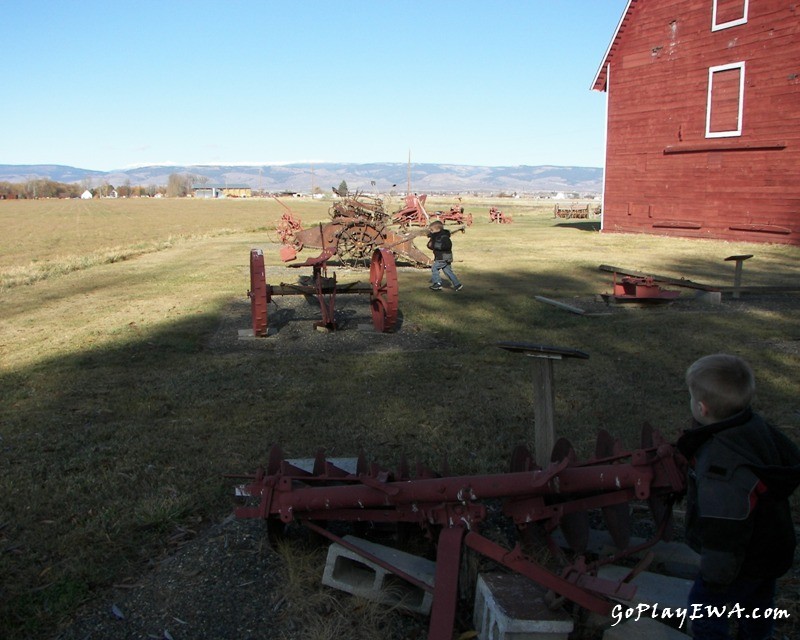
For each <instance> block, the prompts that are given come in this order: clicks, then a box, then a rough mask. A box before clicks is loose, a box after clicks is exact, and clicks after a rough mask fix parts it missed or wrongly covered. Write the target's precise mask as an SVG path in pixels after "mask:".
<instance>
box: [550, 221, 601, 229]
mask: <svg viewBox="0 0 800 640" xmlns="http://www.w3.org/2000/svg"><path fill="white" fill-rule="evenodd" d="M554 226H556V227H561V228H563V229H577V230H578V231H600V221H599V220H593V221H592V220H584V221H582V222H559V223H558V224H556V225H554Z"/></svg>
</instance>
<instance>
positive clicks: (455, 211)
mask: <svg viewBox="0 0 800 640" xmlns="http://www.w3.org/2000/svg"><path fill="white" fill-rule="evenodd" d="M433 220H439V221H440V222H441V223H442V224H447V223H448V222H454V223H456V224H460V225H464V226H467V227H471V226H472V214H471V213H465V212H464V207H462V206H461V205H460V204H454V205H452V206H451V207H450V209H448V210H447V211H437V212H436V213H434V214H433V217H432V218H431V222H433Z"/></svg>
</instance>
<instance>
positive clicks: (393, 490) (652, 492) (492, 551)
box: [236, 429, 685, 640]
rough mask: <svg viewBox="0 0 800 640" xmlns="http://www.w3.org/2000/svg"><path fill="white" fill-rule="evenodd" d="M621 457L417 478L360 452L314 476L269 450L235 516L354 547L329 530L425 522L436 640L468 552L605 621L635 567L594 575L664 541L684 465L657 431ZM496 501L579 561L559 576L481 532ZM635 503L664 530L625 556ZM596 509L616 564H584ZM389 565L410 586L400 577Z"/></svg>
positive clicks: (613, 451) (447, 626)
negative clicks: (559, 537) (431, 542)
mask: <svg viewBox="0 0 800 640" xmlns="http://www.w3.org/2000/svg"><path fill="white" fill-rule="evenodd" d="M620 449H621V448H620V446H619V444H618V443H617V442H615V441H614V440H613V438H611V436H610V435H608V434H607V433H605V432H601V433H600V435H599V437H598V440H597V449H596V455H595V457H594V458H593V459H591V460H589V461H587V462H583V463H579V462H577V461H576V459H575V454H574V451H573V450H572V447H571V445H570V444H569V442H567V441H566V440H563V439H562V440H560V441H559V442H558V443H557V444H556V447H555V448H554V451H553V456H552V457H553V462H552V463H551V464H550V465H549V466H548V467H547V468H546V469H539V468H537V467H535V465H533V463H532V458H531V456H530V453H528V452H527V450H526V449H524V448H518V449H517V450H516V451H515V453H514V455H513V457H512V467H511V471H510V472H509V473H503V474H494V475H476V476H454V477H440V476H438V475H437V474H435V473H433V472H431V471H430V470H429V469H427V468H425V467H422V466H419V465H418V467H417V474H416V477H413V478H412V477H411V476H410V474H409V469H408V465H407V464H406V463H405V461H402V462H401V463H400V466H399V468H398V470H397V471H396V472H392V471H389V470H386V469H383V468H380V467H379V466H377V465H375V464H374V463H373V464H367V462H366V460H365V458H364V457H363V455H362V456H360V457H359V459H358V463H357V465H356V470H355V473H353V472H352V471H347V470H345V469H343V468H341V467H338V466H336V465H335V464H332V463H331V462H329V461H328V460H326V459H325V457H324V455H323V454H322V453H318V454H317V457H316V459H315V461H314V465H313V470H312V471H306V470H304V469H302V468H300V467H298V466H295V465H293V464H292V463H290V462H289V461H287V460H285V459H284V456H283V453H282V451H281V450H280V448H279V447H273V449H272V451H271V453H270V458H269V463H268V465H267V468H266V469H261V470H259V471H258V472H257V473H256V474H254V475H250V476H237V477H239V478H241V479H243V480H245V484H243V485H241V486H239V488H238V489H237V495H238V496H240V497H242V498H244V499H245V500H246V501H247V502H248V504H246V505H245V506H240V507H238V508H237V509H236V515H237V516H238V517H240V518H258V519H263V520H266V521H267V522H268V524H269V527H271V528H273V529H274V528H275V527H278V528H282V527H283V526H284V525H286V524H288V523H290V522H294V521H297V522H299V523H301V524H303V525H304V526H306V527H308V528H311V529H313V530H314V531H316V532H318V533H320V534H322V535H324V536H326V537H327V538H329V539H330V540H333V541H336V542H339V543H341V544H343V545H344V546H348V545H347V544H346V543H345V542H344V541H343V540H342V538H340V537H339V536H336V535H334V534H333V533H331V532H329V531H327V530H326V529H325V528H324V527H323V526H321V525H322V523H324V522H327V521H349V522H354V523H355V522H373V523H383V524H386V523H397V524H400V523H411V524H416V525H418V526H419V527H420V528H421V529H423V530H425V531H426V532H427V533H428V534H429V535H431V536H432V537H435V538H436V540H437V554H436V572H435V581H434V586H433V587H429V586H426V585H422V584H421V583H420V584H418V586H421V588H424V589H426V590H428V591H432V592H433V606H432V610H431V620H430V626H429V635H428V638H429V640H449V639H450V638H451V635H452V630H453V625H454V619H455V613H456V608H457V600H458V576H459V570H460V564H461V555H462V551H463V549H464V547H468V548H470V549H472V550H474V551H476V552H478V553H480V554H482V555H484V556H486V557H488V558H490V559H492V560H493V561H495V562H497V563H498V564H501V565H503V566H505V567H507V568H508V569H511V570H512V571H515V572H517V573H520V574H522V575H525V576H527V577H528V578H530V579H531V580H533V581H535V582H537V583H538V584H540V585H542V586H543V587H545V588H546V589H548V590H550V591H551V592H553V594H556V595H557V596H559V597H562V598H566V599H569V600H571V601H572V602H574V603H576V604H578V605H579V606H581V607H584V608H586V609H588V610H590V611H594V612H597V613H600V614H604V615H607V614H608V613H609V612H610V610H611V608H612V602H611V598H620V599H626V600H628V599H631V598H632V597H633V595H634V592H635V587H634V586H633V585H631V584H630V583H629V580H630V579H632V578H633V577H634V576H635V575H636V573H638V571H639V570H640V567H637V568H635V569H633V570H632V571H631V573H630V574H629V575H628V576H627V577H626V578H625V579H623V580H621V581H619V582H617V581H611V580H607V579H602V578H600V577H598V575H597V570H598V568H599V567H600V566H601V565H604V564H607V563H610V562H614V561H617V560H619V559H621V558H624V557H626V556H630V555H632V554H633V553H637V552H640V551H641V550H642V549H644V548H647V547H648V546H651V545H653V544H655V543H656V542H657V541H658V540H659V539H661V538H664V537H667V536H668V532H669V527H670V522H671V506H672V501H673V500H674V498H675V496H676V495H678V494H680V493H682V492H683V491H684V475H683V467H684V465H685V461H684V460H683V458H682V457H681V456H680V455H679V454H678V453H677V451H676V449H675V448H674V447H673V446H672V445H670V444H668V443H666V442H665V441H664V440H663V439H662V438H661V436H660V435H659V434H658V433H657V432H653V431H652V430H650V429H645V430H644V431H643V434H642V447H641V448H639V449H636V450H633V451H621V450H620ZM498 499H499V500H501V501H502V505H503V506H502V512H503V515H504V516H505V517H508V518H510V519H512V520H513V522H514V524H516V525H517V527H519V528H520V530H521V532H522V533H523V534H524V533H526V532H527V531H533V529H532V527H534V526H535V525H540V526H541V527H543V529H544V531H545V532H547V533H548V534H549V533H551V532H552V531H553V530H555V529H556V528H558V527H561V529H562V532H563V533H564V536H565V538H566V539H567V542H568V543H569V545H570V546H571V547H572V549H573V551H574V552H575V553H576V554H578V555H577V557H576V558H575V559H574V561H573V562H572V563H571V564H568V565H567V566H566V567H564V569H563V570H562V571H561V573H560V574H558V573H555V572H553V571H551V570H549V569H548V568H546V567H544V566H543V565H542V564H540V563H538V562H536V561H535V560H533V559H532V558H530V557H529V556H527V555H526V553H525V552H524V551H523V547H522V545H521V544H519V543H518V544H517V545H516V546H515V547H514V548H513V549H507V548H506V547H504V546H502V545H500V544H498V543H497V542H494V541H492V540H490V539H489V538H487V537H486V536H484V535H482V534H481V533H480V532H479V529H480V526H481V523H482V522H484V520H486V518H487V507H486V505H485V504H484V503H483V501H485V500H498ZM634 500H643V501H648V502H649V503H650V506H651V508H652V510H653V514H654V516H655V518H656V522H657V523H658V525H659V526H658V532H657V533H656V535H655V536H654V537H653V538H652V539H651V540H650V541H648V542H646V543H645V544H642V545H639V546H638V547H635V548H625V547H627V545H628V543H629V539H630V523H629V518H630V512H629V509H628V503H629V502H631V501H634ZM590 509H600V510H602V512H603V515H604V516H605V519H606V523H607V525H608V527H609V530H610V532H611V534H612V537H613V538H614V540H615V542H616V544H617V545H618V546H619V547H620V548H621V549H622V550H621V551H620V552H619V553H617V554H616V555H615V556H613V557H612V558H606V559H603V560H598V561H595V562H590V563H589V562H586V560H585V558H584V557H583V555H582V554H583V553H584V552H585V549H586V542H585V541H586V539H587V538H588V526H589V525H588V515H587V514H588V510H590ZM523 537H524V536H523ZM551 542H552V541H551ZM354 550H355V551H356V552H357V553H360V554H361V555H364V552H362V551H360V550H358V549H354ZM368 559H371V560H376V559H375V558H368ZM387 568H389V569H390V570H392V571H395V572H396V573H398V574H399V575H400V576H401V577H407V576H404V575H403V573H402V571H401V570H399V569H397V568H394V567H391V566H390V565H389V566H388V567H387ZM407 578H409V579H410V580H413V578H410V577H407Z"/></svg>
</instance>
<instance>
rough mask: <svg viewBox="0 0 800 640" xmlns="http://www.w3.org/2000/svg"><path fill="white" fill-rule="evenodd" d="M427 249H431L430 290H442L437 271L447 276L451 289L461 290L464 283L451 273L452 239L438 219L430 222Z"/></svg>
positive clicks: (440, 278)
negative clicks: (451, 285)
mask: <svg viewBox="0 0 800 640" xmlns="http://www.w3.org/2000/svg"><path fill="white" fill-rule="evenodd" d="M427 246H428V249H430V250H431V251H433V265H432V266H431V286H430V288H431V290H433V291H441V290H442V276H441V275H440V274H439V271H441V272H442V273H444V275H446V276H447V279H448V280H450V282H452V283H453V289H455V290H456V291H461V289H463V288H464V285H463V284H461V282H460V281H459V279H458V278H457V277H456V274H455V273H453V267H452V266H451V265H452V264H453V241H452V240H451V239H450V232H449V231H448V230H447V229H445V228H444V224H442V223H441V221H439V220H434V221H433V222H431V225H430V230H429V231H428V245H427Z"/></svg>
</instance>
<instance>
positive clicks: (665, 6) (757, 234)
mask: <svg viewBox="0 0 800 640" xmlns="http://www.w3.org/2000/svg"><path fill="white" fill-rule="evenodd" d="M799 29H800V10H798V5H797V3H794V2H784V1H783V0H759V2H749V0H629V1H628V4H627V6H626V8H625V11H624V13H623V15H622V19H621V20H620V22H619V26H618V27H617V31H616V33H615V34H614V37H613V39H612V41H611V45H610V46H609V48H608V50H607V51H606V54H605V57H604V58H603V61H602V63H601V64H600V69H599V70H598V72H597V75H596V76H595V79H594V83H593V86H592V88H593V89H595V90H597V91H604V92H606V94H607V109H606V110H607V113H606V140H607V142H606V158H605V175H604V203H603V231H611V232H615V231H619V232H633V233H650V234H657V235H670V236H686V237H696V238H717V239H723V240H739V241H751V242H777V243H787V244H794V245H798V244H800V207H799V206H798V205H799V204H800V181H798V169H799V168H800V144H798V143H800V126H799V125H798V123H800V67H798V60H799V59H800V37H798V33H799V31H798V30H799Z"/></svg>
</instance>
